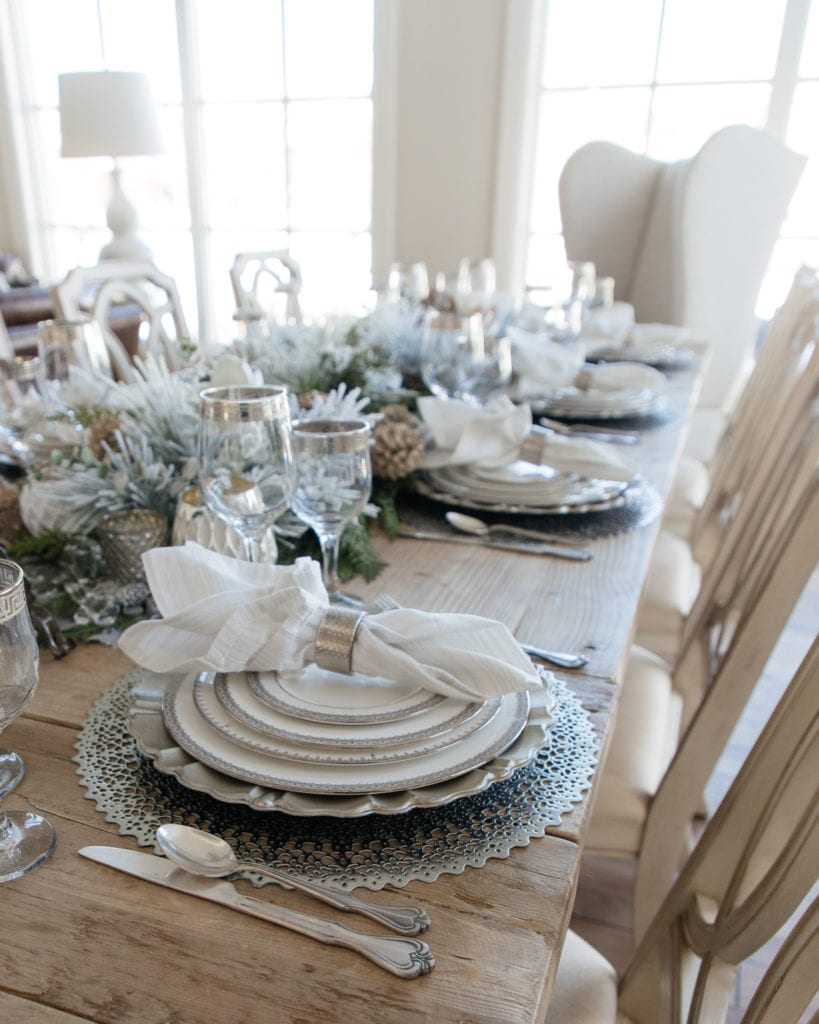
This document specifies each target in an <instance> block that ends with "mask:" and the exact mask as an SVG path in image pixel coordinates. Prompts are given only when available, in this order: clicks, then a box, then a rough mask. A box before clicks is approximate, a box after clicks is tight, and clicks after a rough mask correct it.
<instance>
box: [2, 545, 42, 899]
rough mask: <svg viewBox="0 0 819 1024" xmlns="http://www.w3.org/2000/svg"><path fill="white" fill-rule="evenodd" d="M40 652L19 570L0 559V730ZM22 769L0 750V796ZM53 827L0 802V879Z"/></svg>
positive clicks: (20, 868) (21, 865) (17, 869)
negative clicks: (4, 808) (6, 811)
mask: <svg viewBox="0 0 819 1024" xmlns="http://www.w3.org/2000/svg"><path fill="white" fill-rule="evenodd" d="M39 664H40V655H39V650H38V648H37V637H36V636H35V634H34V628H33V627H32V625H31V618H30V617H29V613H28V605H27V604H26V592H25V581H24V577H23V570H22V569H21V568H20V566H19V565H17V564H16V563H15V562H9V561H7V560H6V559H0V731H2V730H3V729H4V728H5V727H6V726H7V725H8V724H9V722H11V721H13V720H14V719H15V718H16V717H17V716H18V715H19V714H20V712H21V711H22V710H23V708H24V707H25V706H26V704H28V702H29V700H30V699H31V696H32V694H33V693H34V688H35V687H36V685H37V678H38V669H39ZM24 774H25V767H24V765H23V762H22V760H21V759H20V757H19V755H17V754H14V753H12V752H11V751H10V750H0V800H2V798H3V797H4V796H6V794H7V793H10V792H11V791H12V790H13V789H14V787H15V786H16V785H17V784H18V783H19V782H20V780H21V779H22V778H23V775H24ZM54 840H55V837H54V829H53V828H52V827H51V825H50V824H49V823H48V822H47V821H46V820H45V818H41V817H40V815H39V814H34V813H33V812H32V811H9V812H8V813H3V811H2V808H0V882H10V881H11V880H12V879H13V878H19V877H20V875H24V874H25V873H26V872H27V871H31V869H32V868H36V867H37V865H38V864H39V863H41V861H44V860H45V858H46V857H47V856H48V855H49V854H50V853H51V851H52V849H53V848H54Z"/></svg>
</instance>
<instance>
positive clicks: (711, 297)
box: [559, 125, 806, 458]
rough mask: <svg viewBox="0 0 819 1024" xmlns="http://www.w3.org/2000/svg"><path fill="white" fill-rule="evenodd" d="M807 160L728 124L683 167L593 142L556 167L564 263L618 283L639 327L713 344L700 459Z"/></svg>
mask: <svg viewBox="0 0 819 1024" xmlns="http://www.w3.org/2000/svg"><path fill="white" fill-rule="evenodd" d="M805 159H806V158H805V157H803V156H800V155H799V154H797V153H794V152H792V151H791V150H789V149H788V148H787V147H786V146H785V145H784V144H783V143H782V142H780V141H779V139H777V138H776V137H775V136H774V135H772V134H771V133H770V132H767V131H764V130H762V129H758V128H751V127H748V126H747V125H731V126H729V127H727V128H723V129H721V130H720V131H718V132H717V133H716V134H715V135H713V136H712V137H711V138H710V139H709V140H708V141H707V142H706V143H705V144H704V145H703V147H702V148H701V149H700V151H699V152H698V153H697V154H696V155H695V156H693V157H691V158H690V159H688V160H680V161H676V162H674V163H663V162H661V161H658V160H653V159H651V158H650V157H647V156H643V155H640V154H637V153H633V152H631V151H629V150H627V149H624V148H622V147H621V146H617V145H615V144H613V143H610V142H602V141H596V142H589V143H587V144H586V145H585V146H583V147H581V148H580V149H579V150H577V152H575V153H574V154H573V155H572V156H571V157H570V158H569V160H568V161H567V162H566V165H565V167H564V168H563V172H562V174H561V177H560V185H559V201H560V214H561V220H562V223H563V236H564V239H565V243H566V255H567V257H568V259H570V260H593V261H594V263H595V264H596V266H597V272H598V274H600V275H602V276H607V277H613V278H614V279H615V291H616V297H617V298H618V299H620V300H624V301H627V302H630V303H631V304H632V305H633V306H634V308H635V315H636V319H637V320H638V322H643V323H652V322H659V323H670V324H679V325H680V326H683V327H688V328H690V330H691V331H692V332H693V334H694V335H695V336H696V337H698V338H701V339H703V340H704V341H707V342H708V343H709V344H710V345H711V358H710V363H709V366H708V370H707V373H706V376H705V381H704V385H703V390H702V395H701V398H700V407H699V410H698V413H697V416H696V417H695V421H694V424H693V427H692V437H691V442H690V444H689V449H688V450H689V451H690V452H692V453H693V454H696V455H698V456H700V457H706V458H708V457H710V454H711V444H712V439H713V438H715V437H717V436H719V431H720V427H721V424H722V418H723V415H724V411H727V410H728V409H730V406H731V404H732V402H733V400H734V398H735V397H736V394H737V392H738V389H739V387H741V385H742V382H743V380H744V367H746V366H749V365H750V362H751V359H752V356H753V351H754V343H755V340H756V335H757V329H758V322H757V318H756V315H755V312H754V308H755V305H756V300H757V296H758V293H759V287H760V284H761V282H762V278H763V275H764V273H765V270H766V268H767V265H768V261H769V259H770V255H771V251H772V249H773V246H774V243H775V241H776V238H777V236H778V234H779V229H780V226H781V224H782V221H783V219H784V217H785V213H786V211H787V208H788V203H789V202H790V199H791V196H792V195H793V192H794V189H795V188H796V185H797V182H798V180H799V177H800V175H801V173H802V169H803V167H804V165H805ZM723 410H724V411H723Z"/></svg>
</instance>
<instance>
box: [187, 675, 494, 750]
mask: <svg viewBox="0 0 819 1024" xmlns="http://www.w3.org/2000/svg"><path fill="white" fill-rule="evenodd" d="M203 675H210V673H203ZM200 678H201V677H200ZM213 688H214V692H215V695H216V698H217V699H218V701H219V703H220V704H221V705H222V707H223V708H224V710H225V711H226V712H227V713H228V714H229V715H231V716H232V717H233V718H234V719H236V720H237V721H238V722H243V723H244V724H245V725H248V726H250V727H251V728H252V729H254V730H255V731H256V732H260V733H263V734H265V735H266V736H268V737H272V738H275V739H282V740H285V741H287V742H289V743H292V742H297V743H301V744H310V745H312V746H330V747H339V746H344V747H367V748H372V747H382V746H389V745H390V744H395V743H407V742H409V741H411V740H420V739H423V738H425V737H428V736H436V735H438V734H439V733H443V732H447V731H448V730H450V729H454V728H456V727H457V726H459V725H461V723H463V722H465V721H467V720H468V719H470V718H472V717H473V716H474V715H476V714H477V713H478V712H479V711H480V710H481V708H482V707H483V703H482V702H480V701H476V702H472V703H467V702H466V701H457V700H440V701H436V703H435V704H433V705H432V707H429V708H426V710H424V711H418V712H415V713H413V714H409V715H407V716H405V717H404V718H396V719H390V720H389V721H387V722H368V723H364V724H358V723H356V722H341V723H340V722H315V721H313V720H312V719H299V718H294V717H292V716H291V715H285V714H283V713H282V712H280V711H276V710H275V708H271V707H268V705H267V704H265V703H264V702H263V701H261V700H259V698H258V697H257V696H256V694H255V693H254V692H253V691H252V690H251V688H250V686H249V684H248V681H247V675H246V673H244V672H232V673H230V674H224V675H223V674H221V673H220V674H218V675H216V678H215V680H214V682H213Z"/></svg>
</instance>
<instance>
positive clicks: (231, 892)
mask: <svg viewBox="0 0 819 1024" xmlns="http://www.w3.org/2000/svg"><path fill="white" fill-rule="evenodd" d="M79 852H80V854H81V856H83V857H87V858H88V859H89V860H94V861H97V863H99V864H105V865H107V866H108V867H110V868H115V869H116V870H117V871H124V872H125V873H126V874H128V875H134V876H136V877H137V878H141V879H143V880H144V881H146V882H153V883H154V884H156V885H162V886H165V888H167V889H175V890H176V891H177V892H184V893H187V894H188V895H189V896H198V897H199V898H200V899H203V900H209V901H210V902H211V903H220V904H221V905H222V906H224V907H230V908H231V909H232V910H240V911H241V912H242V913H243V914H251V915H252V916H253V917H258V918H261V920H263V921H268V922H270V923H271V924H277V925H279V926H280V927H282V928H289V929H290V930H291V931H294V932H298V933H299V934H300V935H306V936H308V937H309V938H311V939H316V940H317V941H318V942H324V943H326V944H327V945H329V946H346V948H347V949H352V950H354V951H355V952H356V953H360V954H361V955H362V956H365V957H367V959H368V960H372V962H373V963H374V964H377V965H378V966H379V967H383V968H384V970H386V971H389V972H390V973H391V974H395V975H397V976H398V977H399V978H417V977H419V975H422V974H428V973H429V972H430V971H431V970H432V968H433V967H434V966H435V958H434V957H433V955H432V951H431V950H430V948H429V946H428V945H427V944H426V943H425V942H421V941H420V939H411V938H401V937H399V936H397V935H368V934H366V933H365V932H359V931H356V930H355V929H353V928H347V927H346V926H345V925H343V924H336V923H335V921H325V920H322V919H321V918H319V917H312V916H311V915H309V914H302V913H301V912H299V911H297V910H290V909H289V908H287V907H279V906H276V905H275V904H273V903H267V902H266V901H265V900H260V899H256V897H255V896H245V895H244V894H243V893H240V892H239V891H238V890H237V889H236V888H235V887H234V886H233V885H232V884H231V883H230V882H223V881H218V880H215V879H212V878H202V877H201V876H199V875H191V874H189V873H188V872H187V871H184V870H183V869H182V868H177V867H176V866H175V865H174V864H173V863H172V862H171V861H169V860H166V859H165V858H164V857H156V856H154V855H153V854H150V853H138V852H136V851H135V850H123V849H120V848H119V847H116V846H84V847H83V848H82V849H81V850H80V851H79Z"/></svg>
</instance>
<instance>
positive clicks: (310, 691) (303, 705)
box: [247, 664, 445, 725]
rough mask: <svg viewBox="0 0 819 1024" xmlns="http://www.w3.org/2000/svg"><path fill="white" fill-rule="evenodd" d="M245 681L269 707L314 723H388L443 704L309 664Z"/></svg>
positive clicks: (374, 679)
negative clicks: (293, 670) (295, 670)
mask: <svg viewBox="0 0 819 1024" xmlns="http://www.w3.org/2000/svg"><path fill="white" fill-rule="evenodd" d="M247 681H248V685H249V686H250V688H251V689H252V690H253V692H254V693H255V694H256V696H257V697H258V698H259V700H260V701H262V703H264V704H267V705H268V707H271V708H274V709H275V710H276V711H280V712H282V713H283V714H285V715H291V716H292V717H294V718H302V719H307V720H308V721H313V722H333V723H344V724H348V725H352V724H358V725H365V724H367V723H375V722H391V721H394V720H396V719H399V718H406V716H407V715H414V714H417V713H418V712H420V711H426V710H427V708H431V707H433V706H434V705H435V704H438V703H440V702H441V701H442V700H444V699H445V698H444V697H442V696H441V695H440V694H437V693H430V692H429V690H422V689H421V687H420V686H415V685H413V684H409V683H397V682H395V680H393V679H384V678H383V677H379V676H363V675H361V674H359V673H357V672H354V673H353V674H352V675H343V674H341V673H339V672H329V671H328V670H327V669H323V668H319V667H318V665H314V664H311V665H308V666H307V668H306V669H305V670H304V671H303V672H293V673H290V672H248V674H247Z"/></svg>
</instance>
